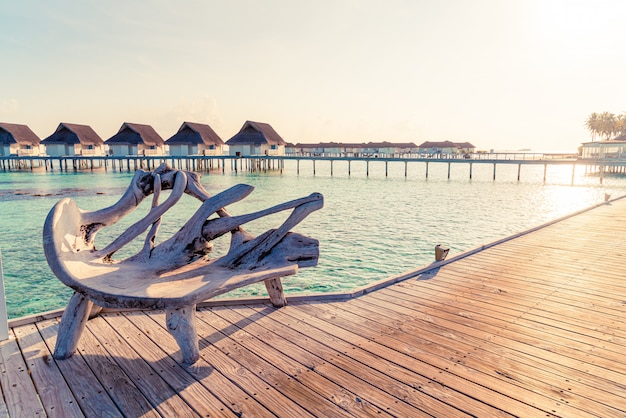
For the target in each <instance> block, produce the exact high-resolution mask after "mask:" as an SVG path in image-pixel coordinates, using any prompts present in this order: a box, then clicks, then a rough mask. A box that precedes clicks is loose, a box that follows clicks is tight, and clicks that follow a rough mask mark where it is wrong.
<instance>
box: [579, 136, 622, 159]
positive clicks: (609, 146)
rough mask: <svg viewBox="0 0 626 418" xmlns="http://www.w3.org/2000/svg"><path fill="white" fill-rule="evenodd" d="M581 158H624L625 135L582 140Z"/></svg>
mask: <svg viewBox="0 0 626 418" xmlns="http://www.w3.org/2000/svg"><path fill="white" fill-rule="evenodd" d="M581 157H582V158H596V159H626V135H620V136H618V137H617V138H614V139H608V140H604V141H594V142H583V144H582V152H581Z"/></svg>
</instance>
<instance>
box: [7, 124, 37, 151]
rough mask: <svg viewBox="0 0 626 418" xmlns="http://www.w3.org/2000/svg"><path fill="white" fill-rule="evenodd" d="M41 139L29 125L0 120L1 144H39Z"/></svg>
mask: <svg viewBox="0 0 626 418" xmlns="http://www.w3.org/2000/svg"><path fill="white" fill-rule="evenodd" d="M40 142H41V139H40V138H39V137H38V136H37V134H35V133H34V132H33V131H32V130H31V129H30V128H29V127H28V126H26V125H18V124H15V123H4V122H0V144H5V145H9V144H20V145H30V146H36V145H39V143H40Z"/></svg>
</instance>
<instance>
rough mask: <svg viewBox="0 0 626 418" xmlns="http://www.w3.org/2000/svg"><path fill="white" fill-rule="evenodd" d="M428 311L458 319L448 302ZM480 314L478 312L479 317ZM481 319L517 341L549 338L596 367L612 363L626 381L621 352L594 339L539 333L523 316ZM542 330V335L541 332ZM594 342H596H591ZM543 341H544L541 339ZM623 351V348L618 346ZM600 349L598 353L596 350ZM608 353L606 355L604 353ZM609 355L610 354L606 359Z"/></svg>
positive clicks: (566, 352) (484, 325)
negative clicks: (525, 323)
mask: <svg viewBox="0 0 626 418" xmlns="http://www.w3.org/2000/svg"><path fill="white" fill-rule="evenodd" d="M427 309H428V312H431V310H433V311H432V312H433V313H434V315H438V316H439V317H442V315H443V317H447V318H450V319H451V320H452V321H455V320H458V316H457V315H455V313H454V312H450V311H449V309H448V306H447V305H443V304H439V305H436V306H434V305H429V306H428V307H427ZM479 315H480V314H478V313H477V314H476V316H477V317H478V316H479ZM480 318H481V319H480V323H481V327H482V328H483V329H486V328H487V327H489V326H491V327H492V329H493V331H492V332H494V333H496V334H498V335H500V336H502V337H508V338H511V339H513V340H515V341H520V342H526V343H529V344H535V340H538V339H539V340H541V339H543V340H545V339H549V341H550V345H552V346H554V349H553V350H554V351H559V353H561V354H562V355H566V356H568V357H572V358H583V357H585V358H587V361H588V362H590V363H591V364H593V365H595V366H596V367H608V368H610V369H611V370H612V371H613V372H615V373H622V375H621V376H619V375H617V374H614V375H615V377H616V379H617V380H616V381H618V382H620V383H626V374H623V373H624V372H626V365H624V364H623V363H621V361H620V362H618V363H615V362H614V360H620V359H621V356H619V354H618V353H617V352H615V353H614V354H611V353H610V352H609V351H607V350H604V349H603V348H602V347H599V346H597V345H593V343H594V342H591V343H589V342H588V343H587V344H583V343H578V342H577V341H575V340H573V339H568V338H565V337H563V336H562V335H557V334H554V333H551V334H550V333H547V332H543V333H538V332H537V329H539V328H540V326H539V324H536V325H535V326H534V327H533V328H530V327H524V326H519V322H520V321H521V320H520V319H516V320H515V322H514V325H513V323H512V322H511V321H510V320H506V319H502V318H498V317H496V316H495V315H494V316H486V315H482V316H480ZM538 334H539V335H538ZM590 344H592V345H590ZM539 345H541V343H539ZM590 350H593V351H594V355H593V356H590ZM618 351H619V349H618ZM596 352H597V354H598V355H597V356H596V355H595V353H596ZM603 355H604V357H603ZM605 357H608V359H606V358H605Z"/></svg>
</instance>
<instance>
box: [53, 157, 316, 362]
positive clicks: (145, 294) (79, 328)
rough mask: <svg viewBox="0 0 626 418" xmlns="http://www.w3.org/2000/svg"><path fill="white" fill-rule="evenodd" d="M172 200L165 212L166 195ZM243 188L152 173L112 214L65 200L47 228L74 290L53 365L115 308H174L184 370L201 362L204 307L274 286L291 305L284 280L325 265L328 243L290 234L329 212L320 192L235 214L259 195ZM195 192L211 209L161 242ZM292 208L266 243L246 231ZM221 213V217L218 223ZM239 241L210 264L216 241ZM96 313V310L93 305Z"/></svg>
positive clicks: (171, 321) (170, 320)
mask: <svg viewBox="0 0 626 418" xmlns="http://www.w3.org/2000/svg"><path fill="white" fill-rule="evenodd" d="M163 189H171V190H172V192H171V193H170V195H169V196H168V198H167V199H166V200H165V202H164V203H163V204H159V202H158V200H159V196H160V193H161V190H163ZM252 190H253V188H252V186H247V185H236V186H233V187H231V188H230V189H228V190H226V191H224V192H222V193H219V194H217V195H215V196H213V197H210V196H209V194H208V192H206V190H204V188H203V187H202V185H201V184H200V182H199V178H198V176H197V175H195V174H193V173H189V172H185V171H180V170H173V169H171V168H170V167H168V166H167V165H161V166H159V167H158V168H157V169H156V170H154V171H153V172H145V171H142V170H139V171H137V173H136V174H135V175H134V176H133V179H132V181H131V184H130V186H129V187H128V189H127V191H126V192H125V193H124V195H123V196H122V197H121V198H120V200H119V201H118V202H117V203H115V204H113V205H112V206H110V207H108V208H104V209H101V210H97V211H83V210H81V209H79V208H78V205H77V204H76V202H74V201H73V200H71V199H69V198H65V199H62V200H61V201H59V202H58V203H57V204H56V205H55V206H54V207H53V208H52V210H51V211H50V213H49V214H48V216H47V217H46V220H45V222H44V228H43V242H44V253H45V256H46V259H47V261H48V265H49V266H50V268H51V270H52V271H53V273H54V274H55V275H56V276H57V278H58V279H59V280H61V281H62V282H63V283H64V284H66V285H67V286H69V287H71V288H73V289H74V290H75V293H74V295H73V296H72V298H71V299H70V302H69V304H68V307H67V308H66V310H65V312H64V314H63V318H62V319H61V326H60V328H59V337H58V339H57V346H56V348H55V351H54V357H55V358H57V359H65V358H68V357H70V356H71V355H72V354H73V353H74V351H75V350H76V347H77V345H78V341H79V340H80V337H81V334H82V333H83V330H84V327H85V323H86V321H87V319H88V318H90V317H93V316H94V315H95V314H97V313H98V312H99V311H100V308H101V307H104V308H113V309H148V310H154V309H165V310H166V311H167V328H168V330H169V331H170V332H171V333H172V335H173V336H174V337H175V339H176V341H177V342H178V344H179V347H180V349H181V351H182V353H183V357H184V360H185V362H187V363H189V364H191V363H194V362H195V361H197V360H198V357H199V353H198V341H197V335H196V332H195V326H194V322H195V319H194V311H195V306H196V304H197V303H199V302H202V301H205V300H207V299H210V298H213V297H215V296H218V295H221V294H223V293H227V292H229V291H231V290H234V289H236V288H238V287H242V286H247V285H249V284H253V283H257V282H259V281H265V282H266V287H267V290H268V293H269V296H270V300H271V301H272V303H274V304H275V305H276V306H284V305H286V303H287V300H286V298H285V295H284V292H283V288H282V284H281V283H280V279H281V278H282V277H285V276H289V275H292V274H295V273H296V272H297V270H298V267H299V266H300V267H308V266H312V265H315V264H317V260H318V257H319V242H318V241H317V240H314V239H310V238H307V237H304V236H302V235H300V234H296V233H291V232H290V230H291V229H292V228H293V227H294V226H296V225H297V224H298V223H300V222H301V221H302V220H304V218H306V217H307V216H308V215H309V214H310V213H311V212H313V211H315V210H318V209H320V208H321V207H322V206H323V201H324V200H323V197H322V195H321V194H318V193H313V194H311V195H310V196H307V197H304V198H301V199H296V200H292V201H290V202H285V203H282V204H279V205H276V206H274V207H271V208H268V209H264V210H261V211H258V212H255V213H251V214H247V215H240V216H230V215H229V214H228V212H226V211H225V210H224V209H223V208H224V206H226V205H228V204H231V203H234V202H237V201H239V200H241V199H243V198H245V197H246V196H248V195H249V194H250V193H251V192H252ZM184 193H188V194H190V195H192V196H194V197H196V198H198V199H199V200H201V201H202V204H201V205H200V207H199V209H198V210H197V211H196V213H195V214H194V215H192V216H191V217H190V219H189V220H188V221H187V222H186V223H185V224H184V225H182V227H181V228H179V229H178V231H177V232H176V233H174V234H173V235H172V236H171V237H170V238H169V239H166V240H164V241H163V242H161V243H159V244H155V242H156V235H157V232H158V229H159V226H160V224H161V220H162V217H163V216H164V215H165V214H166V212H167V211H168V209H170V208H172V207H173V206H174V205H175V204H176V203H177V202H178V201H179V199H180V198H181V197H182V195H183V194H184ZM150 194H154V196H153V199H152V205H151V208H150V210H149V212H148V213H147V214H146V215H145V216H144V217H143V218H141V219H140V220H138V221H137V222H135V223H134V224H132V225H131V226H129V227H128V228H127V229H126V230H124V231H123V232H122V233H121V234H120V235H119V236H118V237H117V238H115V239H114V240H113V241H112V242H110V243H109V244H108V245H104V247H103V248H102V249H98V248H97V246H96V236H97V233H98V231H99V230H101V229H102V228H104V227H107V226H110V225H113V224H115V223H117V222H118V221H119V220H120V219H121V218H122V217H124V216H125V215H127V214H128V213H130V212H131V211H133V210H134V209H135V208H136V207H137V206H138V205H139V204H140V203H141V202H142V201H143V200H144V199H145V198H146V197H147V196H148V195H150ZM289 209H292V212H291V214H290V215H289V216H288V217H287V219H286V220H285V221H284V222H283V224H282V225H280V226H279V227H278V228H276V229H271V230H269V231H267V232H266V233H264V234H261V235H260V236H258V237H254V236H252V235H251V234H248V233H247V232H245V231H244V230H243V228H242V227H241V225H242V224H245V223H247V222H250V221H252V220H255V219H258V218H260V217H262V216H267V215H271V214H275V213H277V212H280V211H284V210H289ZM214 214H217V215H219V216H220V217H218V218H214V219H209V218H210V217H211V216H213V215H214ZM148 229H149V231H148V232H147V234H146V236H145V238H144V241H143V246H142V249H141V251H140V252H139V253H137V254H135V255H133V256H130V257H127V258H126V259H122V260H114V259H113V256H114V255H115V253H116V252H118V251H119V250H120V249H121V248H123V247H124V246H125V245H127V244H128V243H130V242H131V241H133V240H134V239H136V238H137V237H138V236H139V235H141V234H143V233H144V232H145V231H146V230H148ZM229 232H230V233H231V245H230V248H229V250H228V253H227V254H226V255H224V256H222V257H218V258H214V259H211V258H209V254H210V252H211V250H212V248H213V244H212V243H211V240H213V239H215V238H217V237H219V236H222V235H224V234H226V233H229ZM94 303H95V304H96V305H97V307H96V310H92V306H93V304H94Z"/></svg>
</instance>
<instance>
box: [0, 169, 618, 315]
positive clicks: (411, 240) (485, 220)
mask: <svg viewBox="0 0 626 418" xmlns="http://www.w3.org/2000/svg"><path fill="white" fill-rule="evenodd" d="M295 164H296V163H295V162H287V163H286V167H285V169H284V171H283V173H282V174H281V173H279V172H268V173H241V172H240V173H232V172H227V173H226V174H222V173H221V172H220V173H215V174H213V173H212V174H207V173H205V174H203V177H202V183H203V184H204V185H205V187H206V188H207V190H209V192H211V193H212V194H214V193H217V192H220V191H223V190H224V189H226V188H228V187H231V186H233V185H235V184H238V183H246V184H250V185H253V186H254V187H255V191H254V192H253V193H252V195H250V196H249V197H248V198H246V199H245V200H244V201H243V202H239V203H237V204H235V205H232V206H231V207H229V211H230V212H231V213H232V214H242V213H247V212H251V211H255V210H259V209H262V208H265V207H269V206H271V205H274V204H277V203H281V202H284V201H286V200H290V199H294V198H298V197H302V196H306V195H308V194H310V193H312V192H320V193H322V194H324V197H325V207H324V208H323V209H322V210H320V211H317V212H314V213H313V214H311V215H310V216H309V217H308V218H307V219H306V220H305V221H304V222H303V223H302V224H300V225H299V226H298V227H297V228H296V229H295V230H296V231H298V232H301V233H304V234H306V235H309V236H312V237H314V238H317V239H319V240H320V252H321V255H320V263H319V266H317V267H314V268H307V269H302V270H300V272H299V273H298V275H296V276H292V277H289V278H286V279H285V280H284V285H285V289H286V291H287V292H289V293H294V292H306V293H310V292H334V291H342V290H349V289H353V288H355V287H358V286H362V285H365V284H367V283H371V282H373V281H376V280H380V279H384V278H387V277H390V276H393V275H396V274H400V273H403V272H405V271H407V270H411V269H415V268H418V267H420V266H423V265H425V264H428V263H430V262H432V261H433V258H434V246H435V245H436V244H444V245H446V246H448V247H450V253H451V254H454V253H459V252H462V251H465V250H468V249H471V248H473V247H476V246H479V245H482V244H485V243H488V242H491V241H494V240H496V239H499V238H502V237H505V236H508V235H511V234H513V233H516V232H520V231H523V230H525V229H528V228H530V227H533V226H536V225H539V224H542V223H544V222H547V221H549V220H552V219H556V218H558V217H561V216H563V215H566V214H569V213H572V212H574V211H577V210H580V209H583V208H586V207H589V206H591V205H593V204H596V203H600V202H602V201H603V200H604V194H605V193H610V194H611V195H612V196H613V197H618V196H621V195H623V194H625V193H626V178H624V177H612V178H611V177H608V178H604V179H603V181H602V182H600V179H599V177H597V176H594V175H585V173H584V169H583V168H579V169H577V170H576V172H575V176H574V185H573V186H572V185H571V180H572V167H571V166H563V167H557V166H553V167H548V172H547V177H546V183H545V184H544V183H543V181H542V179H543V166H542V165H540V166H523V167H522V172H521V180H520V181H517V165H511V166H506V165H498V167H497V179H496V180H495V181H493V167H492V165H489V164H474V166H473V175H472V179H471V180H470V179H469V178H468V177H469V171H468V170H469V168H468V166H467V165H465V164H453V165H452V168H451V175H450V177H451V178H450V179H448V178H447V170H448V166H447V164H443V163H442V164H435V163H431V164H430V165H429V175H428V179H426V178H425V164H423V163H412V164H409V166H408V175H407V176H406V177H405V175H404V164H403V163H390V164H389V168H388V175H387V176H385V166H384V163H382V162H376V163H371V164H370V166H369V176H366V166H365V163H361V164H359V163H352V165H351V167H350V169H351V175H350V176H348V166H347V163H337V162H335V163H334V165H333V168H332V171H333V175H332V176H331V170H330V163H328V162H320V161H318V162H317V163H316V167H315V175H313V167H312V162H310V161H309V162H301V163H300V174H299V175H297V174H296V165H295ZM131 177H132V173H117V172H116V173H113V172H93V173H92V172H84V173H83V172H81V173H60V172H51V173H50V172H48V173H47V172H39V173H31V172H19V173H18V172H4V173H0V210H1V213H2V216H1V217H0V231H1V232H2V234H1V236H0V249H1V250H2V259H3V270H4V277H5V290H6V298H7V307H8V312H9V317H10V318H14V317H19V316H23V315H28V314H32V313H37V312H42V311H47V310H50V309H56V308H60V307H63V306H64V305H65V304H66V302H67V300H68V298H69V296H70V294H71V291H70V289H69V288H67V287H65V286H64V285H62V284H61V283H60V282H59V281H58V280H57V279H56V278H55V277H54V276H53V275H52V274H51V272H50V271H49V269H48V266H47V263H46V261H45V258H44V255H43V249H42V239H41V230H42V226H43V222H44V219H45V217H46V215H47V213H48V211H49V210H50V208H51V207H52V206H53V205H54V204H55V203H56V202H57V201H58V200H59V199H60V198H62V197H72V198H74V199H75V200H76V201H77V202H78V204H79V206H80V207H81V208H83V209H87V210H93V209H99V208H102V207H104V206H107V205H109V204H111V203H113V202H115V201H116V200H117V199H118V198H119V196H120V195H121V194H122V193H123V191H124V190H125V188H126V186H127V185H128V183H129V181H130V179H131ZM163 199H164V198H163ZM163 199H161V201H163ZM149 201H150V199H146V201H145V202H144V204H143V205H142V206H144V208H143V209H141V210H138V211H137V213H136V214H133V216H131V217H129V219H126V220H124V222H122V223H121V224H120V225H119V226H116V229H112V231H110V232H109V234H108V235H107V234H102V233H101V234H99V235H98V238H99V240H102V241H100V242H101V243H102V242H106V240H107V239H112V238H113V237H114V236H116V234H119V232H120V231H121V230H123V228H124V227H127V226H128V225H130V224H131V223H132V222H133V221H134V220H136V219H138V218H139V217H140V216H141V215H142V214H144V213H145V210H147V209H148V207H149V205H150V202H149ZM198 205H199V202H198V201H196V200H194V199H192V198H188V197H186V196H185V197H184V198H183V199H182V200H181V202H180V203H179V204H178V205H177V207H176V208H175V210H174V209H172V210H171V211H170V212H171V213H170V212H168V213H167V214H166V216H165V217H164V219H163V225H162V227H161V229H160V233H159V236H158V237H159V239H161V240H162V239H165V238H167V237H168V236H169V234H171V233H173V232H174V231H176V230H178V228H179V226H180V225H181V222H183V221H184V220H186V219H187V218H188V217H189V216H190V215H191V214H192V213H193V212H194V211H195V209H196V208H197V206H198ZM283 219H284V216H283V215H273V216H272V217H269V218H267V219H264V220H262V221H256V222H255V223H252V224H249V225H247V226H246V229H247V230H249V231H250V232H252V233H254V234H258V233H261V232H263V231H265V230H266V229H268V228H271V227H275V226H277V225H278V224H280V222H282V220H283ZM141 244H142V243H141V242H140V243H138V244H137V245H139V246H140V245H141ZM100 246H102V244H100ZM137 248H138V247H136V248H133V247H131V248H129V249H128V250H127V251H128V252H129V253H130V252H131V251H133V249H137ZM225 248H226V242H218V243H217V245H216V249H215V251H216V253H217V254H220V253H221V252H223V251H225ZM122 255H123V253H122ZM257 294H264V287H263V285H260V286H251V287H249V288H245V289H240V290H238V291H236V292H235V293H234V294H230V295H227V296H242V295H257Z"/></svg>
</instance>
